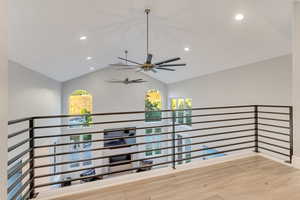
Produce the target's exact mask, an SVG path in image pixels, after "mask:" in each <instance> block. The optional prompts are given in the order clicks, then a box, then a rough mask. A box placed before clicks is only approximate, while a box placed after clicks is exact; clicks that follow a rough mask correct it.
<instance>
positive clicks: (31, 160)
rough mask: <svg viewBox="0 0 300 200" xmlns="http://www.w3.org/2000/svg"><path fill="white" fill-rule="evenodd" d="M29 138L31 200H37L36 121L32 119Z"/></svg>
mask: <svg viewBox="0 0 300 200" xmlns="http://www.w3.org/2000/svg"><path fill="white" fill-rule="evenodd" d="M29 129H30V131H29V138H30V142H29V148H30V152H29V159H30V163H29V168H30V174H29V180H30V181H31V182H30V185H29V188H30V191H31V192H30V199H32V198H35V191H34V187H35V183H34V182H35V181H34V176H35V175H34V119H33V118H32V119H30V120H29Z"/></svg>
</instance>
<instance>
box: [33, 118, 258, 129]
mask: <svg viewBox="0 0 300 200" xmlns="http://www.w3.org/2000/svg"><path fill="white" fill-rule="evenodd" d="M248 119H254V117H244V118H232V119H220V120H209V121H200V122H192V123H186V124H175V125H174V126H182V125H192V124H206V123H216V122H226V121H238V120H248ZM123 122H125V121H123ZM103 123H105V122H95V123H88V125H99V124H103ZM84 125H87V123H85V124H76V126H84ZM70 126H74V125H70V124H63V125H51V126H37V127H35V128H34V129H49V128H63V127H70ZM171 126H173V125H165V126H164V127H171ZM146 128H148V127H138V128H136V129H146ZM122 130H124V129H122ZM114 131H115V130H114Z"/></svg>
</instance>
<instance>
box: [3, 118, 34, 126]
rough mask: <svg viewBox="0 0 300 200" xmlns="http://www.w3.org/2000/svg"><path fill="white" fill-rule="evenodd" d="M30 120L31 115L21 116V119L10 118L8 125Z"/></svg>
mask: <svg viewBox="0 0 300 200" xmlns="http://www.w3.org/2000/svg"><path fill="white" fill-rule="evenodd" d="M29 120H32V117H26V118H21V119H16V120H10V121H8V123H7V124H8V125H12V124H18V123H21V122H25V121H29Z"/></svg>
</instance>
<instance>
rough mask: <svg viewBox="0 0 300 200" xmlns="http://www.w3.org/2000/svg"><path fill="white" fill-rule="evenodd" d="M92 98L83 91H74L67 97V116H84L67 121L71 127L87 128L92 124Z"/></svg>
mask: <svg viewBox="0 0 300 200" xmlns="http://www.w3.org/2000/svg"><path fill="white" fill-rule="evenodd" d="M92 110H93V96H92V95H91V94H90V93H88V92H87V91H85V90H76V91H75V92H73V93H72V94H71V96H70V97H69V114H70V115H85V116H78V117H72V118H70V120H69V124H70V125H71V127H78V126H81V127H88V126H89V124H90V123H91V122H92V117H91V116H89V115H88V114H91V113H92Z"/></svg>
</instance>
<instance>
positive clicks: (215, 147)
mask: <svg viewBox="0 0 300 200" xmlns="http://www.w3.org/2000/svg"><path fill="white" fill-rule="evenodd" d="M252 142H254V141H246V142H239V143H233V144H227V145H222V146H214V147H208V148H203V149H199V150H192V151H185V152H181V153H175V155H180V154H183V153H193V152H199V151H206V150H210V149H217V148H224V147H229V146H236V145H242V144H248V143H252ZM169 148H173V147H169ZM156 150H160V149H152V150H151V151H156ZM148 151H149V150H146V151H144V152H148ZM118 155H127V154H118ZM172 155H173V154H166V155H163V156H156V157H151V159H158V158H161V157H170V156H172ZM144 160H148V158H143V159H136V160H130V161H125V162H124V163H123V164H131V163H134V162H140V161H144ZM73 162H74V161H73ZM112 165H113V164H105V165H99V166H95V167H89V168H84V169H76V170H69V171H64V172H58V173H51V174H44V175H39V176H36V177H35V178H36V179H37V178H44V177H49V176H57V175H62V174H69V173H74V172H79V171H85V170H90V169H98V168H103V167H111V166H112Z"/></svg>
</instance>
